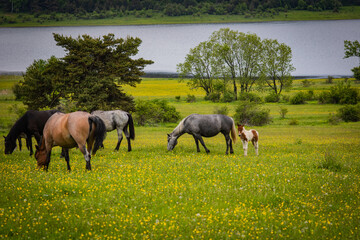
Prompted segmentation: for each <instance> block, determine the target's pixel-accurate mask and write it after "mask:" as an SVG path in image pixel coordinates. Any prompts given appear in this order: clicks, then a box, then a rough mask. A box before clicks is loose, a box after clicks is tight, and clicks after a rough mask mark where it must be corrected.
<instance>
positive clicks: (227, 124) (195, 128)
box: [184, 114, 233, 137]
mask: <svg viewBox="0 0 360 240" xmlns="http://www.w3.org/2000/svg"><path fill="white" fill-rule="evenodd" d="M232 125H233V120H232V118H230V117H228V116H226V115H221V114H204V115H202V114H191V115H189V116H188V117H187V118H186V119H185V120H184V127H185V129H186V130H187V131H189V132H195V133H198V134H201V135H202V136H205V137H213V136H215V135H216V134H218V133H219V132H222V131H225V132H228V131H230V129H231V127H232Z"/></svg>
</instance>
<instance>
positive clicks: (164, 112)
mask: <svg viewBox="0 0 360 240" xmlns="http://www.w3.org/2000/svg"><path fill="white" fill-rule="evenodd" d="M135 109H136V112H135V114H134V119H135V122H136V123H137V124H138V125H142V126H143V125H146V124H150V125H153V124H158V123H164V122H177V121H178V120H179V119H180V113H179V112H178V111H176V108H175V107H173V106H169V105H168V102H167V101H166V100H158V99H155V100H151V101H146V100H137V101H136V107H135Z"/></svg>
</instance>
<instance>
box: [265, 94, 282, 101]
mask: <svg viewBox="0 0 360 240" xmlns="http://www.w3.org/2000/svg"><path fill="white" fill-rule="evenodd" d="M279 101H280V95H278V94H276V93H275V92H271V93H270V94H269V95H267V96H266V97H265V102H279Z"/></svg>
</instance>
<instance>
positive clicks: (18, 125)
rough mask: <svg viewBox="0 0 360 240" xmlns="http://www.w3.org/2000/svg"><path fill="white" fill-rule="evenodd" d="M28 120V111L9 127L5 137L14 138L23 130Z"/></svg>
mask: <svg viewBox="0 0 360 240" xmlns="http://www.w3.org/2000/svg"><path fill="white" fill-rule="evenodd" d="M27 122H28V112H26V113H25V114H24V115H23V116H22V117H21V118H19V119H18V120H17V121H16V122H15V124H14V125H13V126H12V127H11V129H10V132H9V134H8V135H7V137H9V138H10V139H12V140H14V139H16V138H18V137H19V135H20V134H21V133H22V132H24V131H25V128H26V126H27Z"/></svg>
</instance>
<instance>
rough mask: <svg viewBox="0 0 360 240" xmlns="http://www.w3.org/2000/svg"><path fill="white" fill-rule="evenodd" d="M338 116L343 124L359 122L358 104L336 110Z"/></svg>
mask: <svg viewBox="0 0 360 240" xmlns="http://www.w3.org/2000/svg"><path fill="white" fill-rule="evenodd" d="M338 116H339V117H340V118H341V119H342V120H344V121H345V122H358V121H360V104H357V105H346V106H344V107H342V108H340V109H339V110H338Z"/></svg>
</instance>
